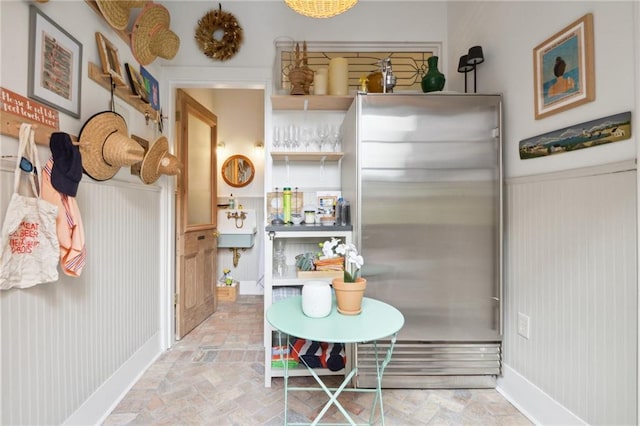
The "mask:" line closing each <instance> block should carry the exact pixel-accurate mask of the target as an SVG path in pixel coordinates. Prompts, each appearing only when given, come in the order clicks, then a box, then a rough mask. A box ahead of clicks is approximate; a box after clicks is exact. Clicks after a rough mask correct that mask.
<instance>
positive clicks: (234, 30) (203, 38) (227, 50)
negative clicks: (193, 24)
mask: <svg viewBox="0 0 640 426" xmlns="http://www.w3.org/2000/svg"><path fill="white" fill-rule="evenodd" d="M220 32H222V37H220V38H217V37H219V33H220ZM242 37H243V35H242V28H241V27H240V24H239V23H238V20H237V19H236V17H235V16H233V15H232V14H231V13H228V12H223V11H222V5H221V4H220V3H218V10H210V11H209V12H207V13H206V14H205V15H204V16H203V17H202V18H201V19H200V20H199V21H198V27H197V28H196V35H195V39H196V42H197V43H198V47H199V48H200V50H202V52H203V53H204V54H205V55H206V56H208V57H209V58H211V59H217V60H220V61H226V60H227V59H229V58H231V57H232V56H234V55H235V54H236V53H238V50H240V45H241V44H242Z"/></svg>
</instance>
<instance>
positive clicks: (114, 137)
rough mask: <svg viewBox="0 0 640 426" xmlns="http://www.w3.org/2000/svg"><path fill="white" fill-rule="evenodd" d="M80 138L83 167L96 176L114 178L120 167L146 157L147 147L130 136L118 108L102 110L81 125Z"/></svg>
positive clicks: (102, 178)
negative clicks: (114, 110) (113, 110)
mask: <svg viewBox="0 0 640 426" xmlns="http://www.w3.org/2000/svg"><path fill="white" fill-rule="evenodd" d="M78 140H79V141H80V153H81V155H82V168H83V169H84V172H85V173H86V174H87V175H88V176H89V177H91V178H92V179H95V180H107V179H111V178H112V177H113V176H115V174H116V173H118V170H119V169H120V167H123V166H130V165H132V164H135V163H138V162H140V161H142V160H143V158H144V148H143V147H142V146H140V144H138V143H137V142H136V141H134V140H133V139H131V138H130V137H129V136H128V132H127V123H126V122H125V121H124V118H122V116H121V115H120V114H117V113H115V112H111V111H104V112H99V113H98V114H96V115H94V116H93V117H91V118H89V120H87V122H86V123H84V126H82V129H81V130H80V135H79V136H78Z"/></svg>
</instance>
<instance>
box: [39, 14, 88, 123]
mask: <svg viewBox="0 0 640 426" xmlns="http://www.w3.org/2000/svg"><path fill="white" fill-rule="evenodd" d="M28 80H29V82H28V88H27V95H28V96H29V97H30V98H32V99H35V100H37V101H39V102H42V103H43V104H45V105H48V106H50V107H52V108H55V109H56V110H58V111H62V112H64V113H65V114H69V115H70V116H72V117H75V118H80V99H81V98H80V90H81V82H82V44H81V43H80V42H79V41H78V40H76V39H75V38H74V37H73V36H71V34H69V33H68V32H67V31H65V30H64V29H62V28H61V27H60V26H59V25H58V24H56V23H55V22H53V21H52V20H51V18H49V17H48V16H47V15H45V14H44V13H42V12H41V11H40V9H38V8H37V7H36V6H34V5H31V6H29V75H28Z"/></svg>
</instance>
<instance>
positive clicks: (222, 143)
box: [218, 142, 226, 151]
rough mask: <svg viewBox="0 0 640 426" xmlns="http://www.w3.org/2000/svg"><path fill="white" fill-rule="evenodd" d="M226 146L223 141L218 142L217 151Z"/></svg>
mask: <svg viewBox="0 0 640 426" xmlns="http://www.w3.org/2000/svg"><path fill="white" fill-rule="evenodd" d="M225 147H226V145H225V143H224V142H218V151H222V150H223V149H224V148H225Z"/></svg>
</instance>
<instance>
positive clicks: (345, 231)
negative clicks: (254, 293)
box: [264, 226, 352, 387]
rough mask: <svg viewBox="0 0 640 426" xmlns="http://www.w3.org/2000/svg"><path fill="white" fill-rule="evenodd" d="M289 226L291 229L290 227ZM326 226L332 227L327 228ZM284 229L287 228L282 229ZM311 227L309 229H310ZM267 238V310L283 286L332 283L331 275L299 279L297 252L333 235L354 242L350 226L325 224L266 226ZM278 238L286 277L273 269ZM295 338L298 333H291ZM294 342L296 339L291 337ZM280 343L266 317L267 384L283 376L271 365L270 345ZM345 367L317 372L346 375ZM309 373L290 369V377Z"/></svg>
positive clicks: (313, 248)
mask: <svg viewBox="0 0 640 426" xmlns="http://www.w3.org/2000/svg"><path fill="white" fill-rule="evenodd" d="M286 228H290V230H287V229H286ZM324 228H330V230H328V229H324ZM283 229H284V230H283ZM307 229H308V230H307ZM266 232H267V238H266V239H265V257H266V263H265V280H264V283H265V286H264V311H265V313H266V311H267V309H268V308H269V306H271V304H272V303H273V301H274V292H275V294H277V293H278V291H279V289H282V288H302V285H304V283H305V282H307V281H311V280H314V281H315V280H321V281H327V282H331V278H328V277H321V276H320V277H309V278H298V276H297V273H296V267H295V257H296V255H298V254H301V253H306V252H314V253H315V252H317V251H318V250H319V249H318V243H321V242H323V241H327V240H330V239H331V238H333V237H335V238H340V239H341V240H343V241H345V242H347V243H351V242H352V232H351V227H326V226H325V227H322V226H312V227H311V226H310V227H305V226H288V227H285V226H277V227H276V226H274V227H267V231H266ZM277 240H283V241H284V242H285V251H284V253H285V255H286V259H287V262H286V263H287V272H286V274H284V275H283V276H277V274H276V273H275V271H274V268H273V259H274V246H275V244H276V243H277ZM292 337H295V336H292ZM292 343H293V340H292ZM277 344H278V341H277V333H276V332H275V330H274V329H273V328H272V327H271V325H270V324H269V323H268V322H267V320H266V318H265V320H264V346H265V360H264V365H265V368H264V370H265V386H266V387H270V386H271V379H272V378H273V377H282V376H283V371H282V369H280V368H273V367H272V366H271V348H272V347H274V346H276V345H277ZM283 344H285V341H283ZM345 351H346V353H347V367H346V368H345V370H350V361H351V351H350V348H345ZM345 370H340V371H335V372H334V371H330V370H328V369H317V370H316V372H317V374H318V375H330V374H332V375H344V374H345ZM307 375H309V372H308V371H307V369H306V368H305V367H304V366H303V365H300V366H299V367H298V368H294V369H289V376H307Z"/></svg>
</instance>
